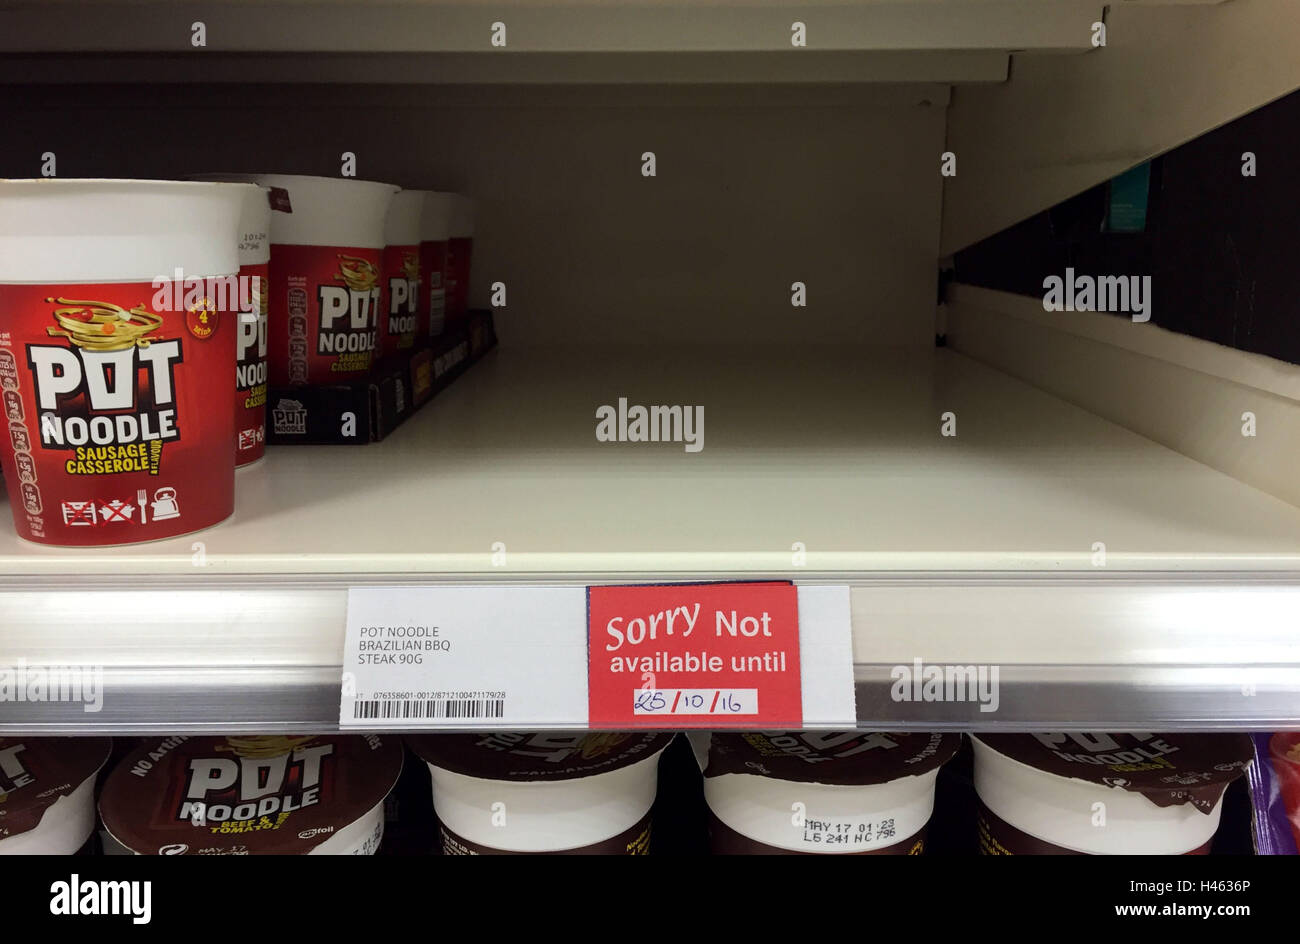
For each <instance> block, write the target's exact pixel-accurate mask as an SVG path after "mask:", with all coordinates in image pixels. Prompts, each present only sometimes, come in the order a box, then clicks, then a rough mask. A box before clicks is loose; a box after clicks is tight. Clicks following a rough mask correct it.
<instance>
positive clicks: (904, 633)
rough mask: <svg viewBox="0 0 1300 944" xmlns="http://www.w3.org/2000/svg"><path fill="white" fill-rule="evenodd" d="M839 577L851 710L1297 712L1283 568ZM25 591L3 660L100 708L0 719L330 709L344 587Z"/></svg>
mask: <svg viewBox="0 0 1300 944" xmlns="http://www.w3.org/2000/svg"><path fill="white" fill-rule="evenodd" d="M389 582H397V581H389ZM406 582H408V583H417V581H412V580H408V581H406ZM800 582H801V583H836V582H839V583H843V582H845V581H844V578H843V577H842V576H836V575H826V576H824V577H814V576H811V575H810V577H809V579H807V580H801V581H800ZM850 583H851V584H852V586H853V588H854V589H853V625H854V661H855V678H856V685H857V693H858V716H859V725H860V726H864V727H869V728H872V729H910V730H935V729H964V730H1058V729H1061V730H1083V729H1093V730H1096V729H1099V728H1100V729H1108V730H1138V729H1145V730H1151V729H1153V728H1154V729H1157V730H1161V729H1165V730H1176V729H1189V730H1209V729H1236V730H1252V729H1267V730H1276V729H1280V728H1300V602H1298V601H1300V578H1293V579H1290V580H1283V579H1280V578H1277V577H1269V576H1267V575H1254V576H1252V577H1251V578H1249V579H1244V578H1241V577H1239V576H1236V575H1224V574H1199V575H1196V576H1195V577H1187V578H1183V579H1175V580H1171V579H1169V578H1167V577H1164V576H1155V575H1145V576H1131V577H1124V576H1120V575H1107V576H1105V577H1097V578H1093V579H1086V578H1083V577H1078V578H1075V579H1069V578H1052V579H1048V578H1041V579H1025V578H1010V577H1006V576H1005V575H1003V576H999V575H982V576H979V577H967V578H959V577H955V576H953V575H912V576H910V577H899V576H892V577H883V576H882V577H875V578H871V579H866V578H859V579H857V580H854V581H850ZM33 593H39V591H38V590H31V591H16V590H8V591H0V625H4V626H6V627H7V629H6V633H5V636H4V643H3V648H0V665H8V666H11V667H12V666H13V665H15V664H19V663H18V659H19V658H20V655H19V654H20V653H21V654H23V655H22V656H21V658H23V659H24V660H25V662H24V663H23V664H25V665H27V667H28V668H31V667H36V666H44V665H91V666H99V667H100V668H101V670H102V672H103V684H104V696H103V709H102V710H101V711H99V712H96V713H87V712H85V711H83V710H82V707H81V705H80V704H75V703H59V704H47V703H40V704H34V703H14V702H0V733H3V732H14V733H20V732H21V733H51V734H52V733H79V732H85V733H90V732H118V733H144V732H146V731H159V732H164V731H175V732H178V733H179V732H185V731H203V730H208V731H213V730H235V731H281V730H283V731H288V730H333V729H334V728H335V727H336V725H337V706H338V690H339V682H340V677H341V670H342V666H341V662H342V638H343V619H344V608H345V603H346V594H345V593H344V592H343V590H342V588H339V589H330V590H328V591H324V592H323V590H322V586H321V584H320V582H316V583H314V584H308V585H305V586H293V585H285V586H282V587H278V588H274V587H253V588H245V589H244V590H242V591H241V592H238V593H224V592H220V591H198V590H165V589H158V590H154V591H146V592H141V591H105V590H99V589H90V590H82V591H78V592H70V593H64V594H61V595H59V597H58V599H51V598H49V596H48V595H46V601H45V604H44V606H43V607H41V608H40V609H41V611H42V612H36V613H34V612H33V611H32V598H31V596H30V594H33ZM109 594H112V595H113V597H110V596H109ZM75 613H80V614H81V617H82V618H81V619H80V620H76V619H73V618H71V617H70V614H75ZM1229 622H1230V623H1231V632H1230V633H1225V632H1224V627H1225V625H1226V624H1228V623H1229ZM972 640H979V642H978V644H976V643H974V642H972ZM1054 652H1055V653H1056V654H1057V655H1056V656H1055V657H1054V656H1053V653H1054ZM1153 654H1154V656H1156V657H1153ZM1007 656H1012V657H1013V658H1006V657H1007ZM1157 657H1158V658H1157ZM95 659H100V660H102V661H99V662H96V661H93V660H95ZM914 659H921V660H923V662H924V663H925V664H927V665H940V666H950V665H963V666H965V665H970V664H983V665H985V666H986V667H987V666H996V667H997V669H998V672H999V692H998V700H999V707H998V709H997V711H995V712H982V711H980V708H979V704H978V703H977V702H975V701H972V700H967V701H963V702H933V703H924V704H915V703H905V702H897V701H894V700H893V698H892V697H891V694H890V693H891V688H892V684H893V681H892V678H891V670H892V668H893V667H895V666H898V665H911V664H912V662H913V660H914ZM560 723H561V722H560V721H559V720H557V725H558V724H560Z"/></svg>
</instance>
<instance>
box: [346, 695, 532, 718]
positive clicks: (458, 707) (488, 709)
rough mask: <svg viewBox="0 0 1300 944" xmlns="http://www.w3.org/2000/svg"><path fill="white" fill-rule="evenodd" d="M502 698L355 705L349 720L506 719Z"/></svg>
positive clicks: (433, 699) (378, 701)
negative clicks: (351, 718)
mask: <svg viewBox="0 0 1300 944" xmlns="http://www.w3.org/2000/svg"><path fill="white" fill-rule="evenodd" d="M505 711H506V700H505V699H504V698H429V699H425V700H424V701H381V700H380V699H377V698H376V699H369V700H367V701H358V702H354V703H353V705H352V717H353V718H360V719H390V718H447V719H450V720H461V719H470V718H501V717H504V716H505Z"/></svg>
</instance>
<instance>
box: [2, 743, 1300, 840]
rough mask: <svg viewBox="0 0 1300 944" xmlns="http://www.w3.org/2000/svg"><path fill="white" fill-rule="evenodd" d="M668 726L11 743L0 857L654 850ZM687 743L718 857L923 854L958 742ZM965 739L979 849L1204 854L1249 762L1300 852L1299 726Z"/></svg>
mask: <svg viewBox="0 0 1300 944" xmlns="http://www.w3.org/2000/svg"><path fill="white" fill-rule="evenodd" d="M675 737H677V735H673V734H661V733H631V732H621V733H604V734H598V733H585V734H572V733H546V732H487V733H481V734H446V735H417V736H413V737H408V738H407V739H406V747H405V750H404V748H403V745H402V742H401V740H400V739H398V738H396V737H393V736H390V735H355V736H349V735H321V736H310V735H303V736H242V737H211V736H204V737H186V736H170V737H152V738H141V739H130V740H128V741H119V742H118V743H117V745H116V747H114V745H113V743H112V742H110V741H109V740H108V739H106V738H27V739H24V738H0V854H72V853H76V852H79V851H80V852H87V851H91V850H92V848H93V847H94V846H95V845H97V844H98V845H100V846H102V849H103V851H104V852H106V853H110V854H112V853H137V854H162V855H178V854H192V855H250V854H323V855H370V854H374V853H376V852H377V851H379V849H380V846H381V843H382V842H383V841H384V833H385V821H386V819H387V820H388V821H389V824H390V829H391V827H392V825H393V824H394V822H396V820H398V819H399V818H400V819H401V820H402V823H401V828H402V829H404V830H409V828H410V824H411V822H413V821H414V822H416V823H419V824H422V827H421V828H422V830H423V831H424V832H425V833H426V835H425V836H424V837H423V848H424V849H429V850H437V851H440V852H442V853H443V854H452V855H456V854H470V855H474V854H502V853H550V854H633V855H635V854H644V853H646V852H649V851H651V849H652V848H653V847H654V840H653V836H654V833H653V829H652V821H653V820H654V819H655V818H659V819H660V823H659V826H658V827H657V828H660V829H662V828H664V825H665V824H664V823H663V822H662V820H663V819H664V818H665V817H671V816H672V815H673V813H672V804H671V803H669V804H665V803H664V798H663V797H659V798H658V802H657V793H658V790H659V783H660V779H661V778H660V776H659V766H660V758H661V755H662V754H663V753H664V751H665V749H666V748H668V747H669V745H670V744H671V743H672V742H673V739H674V738H675ZM685 737H687V738H688V739H689V744H690V748H691V751H692V753H693V756H694V759H695V761H696V765H697V766H698V771H699V772H700V773H701V774H702V778H703V779H702V783H703V797H704V800H705V802H706V803H707V807H708V816H707V827H706V828H707V833H708V848H709V850H710V851H712V852H714V853H741V854H773V853H775V854H790V853H796V854H797V853H814V854H817V853H822V854H870V855H915V854H920V853H922V852H924V851H925V849H926V844H927V828H928V827H929V825H930V823H931V818H932V815H933V814H934V812H935V793H936V790H935V786H936V781H937V778H938V777H939V774H940V769H941V768H942V767H943V765H944V764H946V763H947V762H948V761H950V760H951V759H952V758H953V756H954V755H955V754H956V753H957V752H958V750H959V749H960V748H961V747H962V743H963V737H964V736H963V735H960V734H901V733H879V732H861V731H848V732H811V731H805V732H755V733H725V734H722V733H713V734H710V733H703V732H692V733H691V734H689V735H686V736H685ZM969 741H970V746H971V747H972V748H973V751H974V756H973V761H974V776H973V786H974V794H975V797H974V804H973V809H974V811H975V813H974V815H973V816H972V817H971V821H970V822H969V824H968V826H969V829H970V831H971V832H972V838H977V843H978V848H979V851H980V852H981V853H983V854H987V855H1022V854H1062V853H1070V854H1125V853H1127V854H1134V853H1137V854H1204V853H1207V852H1208V851H1209V849H1210V845H1211V842H1212V841H1213V839H1214V836H1215V833H1216V830H1217V829H1218V827H1219V823H1220V816H1221V812H1222V808H1223V799H1224V792H1225V790H1226V789H1227V788H1228V786H1229V785H1230V783H1231V782H1232V781H1234V780H1235V779H1236V778H1238V777H1240V776H1242V775H1243V774H1244V773H1246V772H1247V771H1249V772H1250V786H1251V794H1252V802H1253V803H1254V805H1255V833H1256V840H1255V841H1256V846H1257V847H1258V848H1259V851H1260V852H1269V853H1285V852H1290V853H1292V854H1294V852H1295V850H1296V842H1297V840H1298V839H1300V733H1286V734H1274V735H1255V736H1253V738H1252V736H1248V735H1244V734H1242V735H1236V734H1217V735H1213V734H1212V735H1203V734H1080V733H1064V734H997V735H971V736H970V737H969ZM404 754H409V756H410V757H412V758H418V761H416V762H415V763H416V764H417V765H418V766H419V768H420V770H421V773H423V772H424V771H425V770H426V769H427V774H428V780H427V783H428V784H431V787H432V804H431V807H432V808H431V811H429V815H427V816H424V817H421V816H419V815H416V816H414V817H413V816H412V814H411V806H412V804H413V803H414V804H415V805H416V806H418V807H423V808H424V809H425V810H429V807H430V804H429V798H428V790H429V787H428V786H424V787H422V788H421V790H422V792H423V798H422V799H419V798H417V799H413V798H411V797H410V796H405V797H402V791H401V790H397V791H395V790H394V788H395V786H396V785H397V783H398V780H399V776H400V775H401V773H402V768H403V757H404ZM110 757H111V760H110ZM411 772H412V769H411V768H410V767H408V773H411ZM696 780H697V782H699V777H698V776H697V777H696ZM386 799H387V800H388V802H387V803H386V802H385V801H386ZM399 799H400V803H399V802H398V800H399ZM401 808H404V809H403V812H402V813H401V815H400V817H399V815H398V810H399V809H401ZM97 816H98V823H99V827H98V832H97V831H96V822H97ZM667 825H672V824H671V823H669V824H667ZM96 835H98V837H99V841H98V843H96V841H95V839H96ZM414 847H415V848H416V849H419V848H421V841H420V838H419V837H417V838H416V840H415V842H414Z"/></svg>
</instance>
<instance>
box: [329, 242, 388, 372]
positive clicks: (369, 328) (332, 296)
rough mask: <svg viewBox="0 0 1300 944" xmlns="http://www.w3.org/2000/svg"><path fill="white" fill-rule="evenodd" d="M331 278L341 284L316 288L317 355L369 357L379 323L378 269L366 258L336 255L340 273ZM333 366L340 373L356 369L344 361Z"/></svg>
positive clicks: (346, 360)
mask: <svg viewBox="0 0 1300 944" xmlns="http://www.w3.org/2000/svg"><path fill="white" fill-rule="evenodd" d="M334 278H335V279H336V280H338V281H341V282H343V285H321V286H320V287H319V288H318V289H317V291H318V300H319V302H320V331H318V332H317V334H316V353H317V354H321V355H337V354H345V355H346V354H366V355H369V354H370V353H371V352H373V351H374V349H375V335H376V328H377V327H378V324H379V270H378V269H377V268H376V267H375V264H374V263H373V262H371V261H370V260H368V259H362V258H360V257H359V256H349V255H346V254H345V253H339V271H338V274H337V275H335V276H334ZM339 364H342V365H343V366H339ZM334 366H335V367H337V368H338V369H339V370H348V371H350V370H354V369H356V365H354V364H351V363H350V362H349V361H348V359H347V358H340V361H339V362H337V363H336V364H335V365H334ZM363 366H364V365H363Z"/></svg>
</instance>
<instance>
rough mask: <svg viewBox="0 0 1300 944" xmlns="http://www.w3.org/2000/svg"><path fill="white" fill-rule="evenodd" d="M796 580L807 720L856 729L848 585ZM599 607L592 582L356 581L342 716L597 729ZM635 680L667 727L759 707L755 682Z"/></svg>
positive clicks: (436, 724) (645, 718) (386, 723)
mask: <svg viewBox="0 0 1300 944" xmlns="http://www.w3.org/2000/svg"><path fill="white" fill-rule="evenodd" d="M714 586H716V585H714ZM796 589H797V592H798V628H797V631H798V642H797V644H798V647H799V650H798V651H799V677H798V680H797V686H798V689H799V690H800V692H801V699H800V700H796V701H795V703H794V704H795V708H794V712H795V716H798V715H799V711H800V705H801V706H802V726H803V727H805V728H827V727H839V728H853V727H855V726H856V724H857V712H856V708H855V704H854V688H853V641H852V633H851V630H850V615H849V589H848V587H798V588H796ZM588 612H589V609H588V597H587V588H586V587H579V586H568V587H518V586H473V587H364V588H354V589H352V590H350V591H349V594H348V613H347V641H346V644H345V648H344V655H343V673H344V674H343V691H342V698H341V700H340V703H339V725H340V727H344V728H346V727H367V728H387V729H394V728H421V729H429V728H448V729H468V728H494V729H509V728H518V729H539V728H540V729H546V728H570V727H587V726H588V722H589V718H590V717H592V715H591V713H590V712H591V708H590V705H591V701H592V699H591V697H590V694H589V688H588V671H589V653H588V645H589V639H590V634H591V633H592V632H593V630H591V628H590V627H589V621H588ZM701 632H702V633H703V632H704V631H703V630H702V631H701ZM601 638H603V636H601ZM638 679H639V676H638ZM631 689H632V690H631V691H629V698H630V702H631V703H630V704H628V706H627V708H628V711H627V713H628V714H629V715H630V717H632V718H635V719H637V720H638V721H640V722H641V724H642V725H644V724H646V723H647V722H649V721H652V720H653V721H656V722H657V720H658V719H659V718H662V719H663V723H662V726H663V727H665V728H673V727H676V726H678V725H679V724H687V726H691V725H690V724H688V722H687V719H688V718H689V717H691V716H695V717H696V719H697V720H696V722H695V726H698V725H699V723H700V722H701V721H703V720H704V719H706V718H707V719H708V720H707V721H705V723H707V724H710V726H716V727H720V728H723V727H737V726H743V725H741V722H742V721H743V718H742V717H740V716H744V715H750V716H754V715H757V714H759V708H760V706H759V704H758V702H759V691H758V690H757V689H754V688H747V687H740V688H736V687H727V686H725V685H724V686H723V687H721V688H707V689H706V688H690V687H676V688H664V689H662V690H650V689H647V688H638V687H636V686H631ZM729 717H734V719H735V720H733V721H731V722H729V721H728V718H729ZM674 719H676V723H675V721H674ZM629 723H634V722H629ZM617 726H619V727H621V726H623V725H622V724H619V725H617ZM654 726H655V727H658V726H660V725H659V724H657V723H656V724H654Z"/></svg>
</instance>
